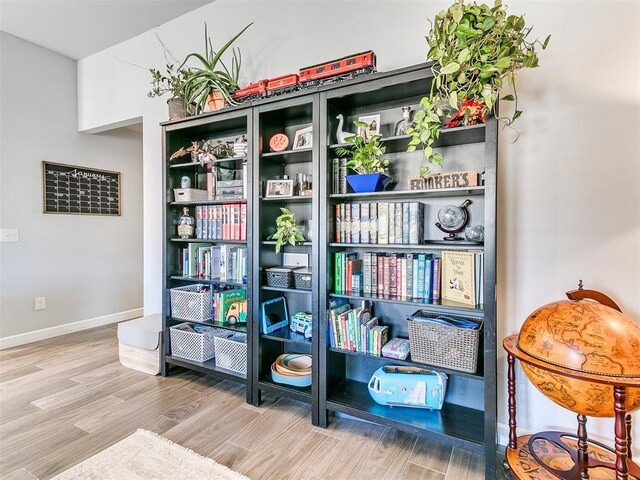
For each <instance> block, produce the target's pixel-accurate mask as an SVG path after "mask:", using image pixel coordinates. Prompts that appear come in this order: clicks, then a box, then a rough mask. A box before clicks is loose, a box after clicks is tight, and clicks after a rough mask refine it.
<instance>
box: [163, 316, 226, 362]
mask: <svg viewBox="0 0 640 480" xmlns="http://www.w3.org/2000/svg"><path fill="white" fill-rule="evenodd" d="M180 325H185V324H184V323H183V324H180ZM180 325H176V326H173V327H171V328H169V335H170V337H171V355H173V356H175V357H180V358H186V359H187V360H193V361H195V362H206V361H207V360H211V359H212V358H213V357H215V346H214V341H215V338H216V337H217V336H218V335H227V334H228V330H224V329H222V328H214V329H212V330H211V331H207V332H204V333H197V332H187V331H185V330H179V329H178V328H177V327H179V326H180ZM187 325H188V324H187Z"/></svg>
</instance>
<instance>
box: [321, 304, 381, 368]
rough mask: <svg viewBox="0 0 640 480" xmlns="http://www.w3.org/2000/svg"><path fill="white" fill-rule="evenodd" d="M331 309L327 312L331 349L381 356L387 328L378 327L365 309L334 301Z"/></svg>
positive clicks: (376, 319)
mask: <svg viewBox="0 0 640 480" xmlns="http://www.w3.org/2000/svg"><path fill="white" fill-rule="evenodd" d="M336 300H344V299H336ZM331 307H332V308H330V310H329V342H330V344H331V348H339V349H342V350H349V351H351V352H360V353H367V354H370V355H378V356H380V355H381V354H382V347H383V346H384V345H385V344H386V343H387V341H388V337H389V327H387V326H383V325H379V324H378V323H379V320H378V317H372V316H371V314H370V312H369V310H368V309H367V308H365V307H356V308H353V307H352V306H351V305H350V304H349V303H347V302H346V301H343V302H338V301H335V300H334V302H333V304H332V305H331Z"/></svg>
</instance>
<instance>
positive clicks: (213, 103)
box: [180, 22, 253, 113]
mask: <svg viewBox="0 0 640 480" xmlns="http://www.w3.org/2000/svg"><path fill="white" fill-rule="evenodd" d="M251 25H253V22H252V23H250V24H249V25H247V26H246V27H244V28H243V29H242V30H240V32H238V33H237V34H236V35H234V36H233V37H232V38H231V39H230V40H229V41H228V42H227V43H226V44H225V45H224V46H223V47H222V48H220V49H219V50H218V51H215V50H214V49H213V43H212V41H211V37H209V32H208V28H207V24H206V23H205V24H204V55H201V54H199V53H195V52H194V53H190V54H189V55H187V57H186V58H185V59H184V62H182V65H181V66H180V68H181V69H182V68H183V67H185V66H186V64H187V62H188V61H189V60H190V59H196V60H197V61H198V66H197V67H191V68H189V75H188V76H187V78H186V81H185V93H186V99H187V101H188V103H194V104H195V105H196V113H200V112H201V111H203V110H204V107H205V105H207V104H208V105H209V109H210V110H211V111H215V110H219V109H221V108H224V106H225V105H235V104H236V102H235V101H234V100H233V97H232V95H233V93H234V92H235V91H236V90H237V89H238V78H239V76H240V65H241V64H242V56H241V54H240V49H239V48H232V58H231V67H230V68H227V65H226V64H225V63H224V61H223V60H222V55H224V53H225V52H226V51H227V50H228V49H229V47H231V45H233V43H234V42H235V41H236V40H237V39H238V37H239V36H240V35H242V34H243V33H244V32H245V30H247V28H249V27H250V26H251Z"/></svg>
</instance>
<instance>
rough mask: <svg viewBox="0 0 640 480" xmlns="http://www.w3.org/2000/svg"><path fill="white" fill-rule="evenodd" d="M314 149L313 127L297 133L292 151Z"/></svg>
mask: <svg viewBox="0 0 640 480" xmlns="http://www.w3.org/2000/svg"><path fill="white" fill-rule="evenodd" d="M311 147H313V126H311V127H306V128H303V129H302V130H298V131H296V135H295V137H293V147H292V148H291V150H299V149H301V148H311Z"/></svg>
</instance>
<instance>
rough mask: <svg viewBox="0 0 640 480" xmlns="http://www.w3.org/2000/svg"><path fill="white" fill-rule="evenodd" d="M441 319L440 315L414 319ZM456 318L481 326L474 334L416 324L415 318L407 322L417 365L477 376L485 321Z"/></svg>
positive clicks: (424, 315) (423, 315)
mask: <svg viewBox="0 0 640 480" xmlns="http://www.w3.org/2000/svg"><path fill="white" fill-rule="evenodd" d="M438 316H440V315H437V314H432V313H426V312H416V314H414V315H412V317H415V318H419V317H422V318H425V317H426V318H436V317H438ZM454 316H455V317H456V318H464V319H465V320H471V321H473V322H475V323H478V324H479V325H480V326H479V327H478V328H477V329H475V330H473V329H470V328H458V327H449V326H444V325H435V324H432V323H429V322H421V321H416V320H413V319H412V318H411V317H409V318H408V319H407V322H408V324H409V344H410V345H411V359H412V360H413V361H415V362H420V363H427V364H429V365H434V366H438V367H445V368H450V369H452V370H459V371H461V372H468V373H475V372H476V369H477V366H478V344H479V340H480V332H481V331H482V321H480V320H478V319H477V318H473V317H462V316H460V315H454Z"/></svg>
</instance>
